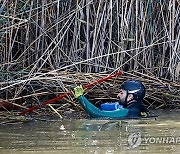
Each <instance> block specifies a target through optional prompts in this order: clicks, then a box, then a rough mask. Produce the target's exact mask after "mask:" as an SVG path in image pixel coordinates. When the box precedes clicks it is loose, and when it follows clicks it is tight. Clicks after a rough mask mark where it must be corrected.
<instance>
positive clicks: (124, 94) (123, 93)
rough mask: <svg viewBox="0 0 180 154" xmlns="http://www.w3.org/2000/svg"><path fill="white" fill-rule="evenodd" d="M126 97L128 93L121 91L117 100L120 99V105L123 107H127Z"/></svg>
mask: <svg viewBox="0 0 180 154" xmlns="http://www.w3.org/2000/svg"><path fill="white" fill-rule="evenodd" d="M126 95H127V92H126V91H125V90H123V89H120V91H119V93H118V94H117V98H118V99H119V104H121V105H125V104H126V102H125V101H126V100H125V99H126Z"/></svg>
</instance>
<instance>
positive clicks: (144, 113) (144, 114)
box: [141, 112, 149, 117]
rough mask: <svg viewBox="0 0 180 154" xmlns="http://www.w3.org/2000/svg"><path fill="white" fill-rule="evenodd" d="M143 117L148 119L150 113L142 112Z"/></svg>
mask: <svg viewBox="0 0 180 154" xmlns="http://www.w3.org/2000/svg"><path fill="white" fill-rule="evenodd" d="M141 116H142V117H147V116H149V113H147V112H141Z"/></svg>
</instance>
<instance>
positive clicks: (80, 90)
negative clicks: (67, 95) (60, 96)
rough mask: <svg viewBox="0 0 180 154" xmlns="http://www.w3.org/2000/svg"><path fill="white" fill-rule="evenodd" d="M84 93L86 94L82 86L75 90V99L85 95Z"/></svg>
mask: <svg viewBox="0 0 180 154" xmlns="http://www.w3.org/2000/svg"><path fill="white" fill-rule="evenodd" d="M83 93H84V89H83V87H82V85H80V86H77V87H75V88H74V97H75V98H78V97H79V96H81V95H83Z"/></svg>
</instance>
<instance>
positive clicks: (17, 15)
mask: <svg viewBox="0 0 180 154" xmlns="http://www.w3.org/2000/svg"><path fill="white" fill-rule="evenodd" d="M0 4H1V6H0V33H1V35H0V100H1V107H3V108H6V109H7V110H9V109H8V107H5V105H3V104H6V105H7V104H9V105H13V106H14V107H18V109H19V110H22V109H25V108H28V107H31V106H34V105H38V104H41V103H42V102H43V101H46V100H49V99H51V98H54V97H56V96H57V95H59V94H61V93H64V92H67V91H69V90H72V89H73V88H74V87H75V86H77V85H79V84H87V83H91V82H93V81H95V80H97V79H100V78H102V77H104V76H106V75H108V74H111V73H114V72H116V71H120V70H121V71H123V72H124V75H122V76H120V77H118V78H116V79H114V80H110V81H108V82H106V83H103V84H101V85H97V86H95V87H93V88H91V89H88V90H87V91H88V97H89V98H90V100H91V101H94V102H96V101H97V100H100V99H101V100H102V99H103V100H116V93H117V92H118V87H119V85H120V84H121V83H122V82H123V81H124V80H126V79H139V80H141V81H142V82H143V83H144V84H145V86H146V88H147V95H146V98H145V104H146V105H147V106H148V107H149V108H162V107H173V108H179V104H180V31H179V29H180V24H179V23H180V18H179V16H180V7H179V6H180V3H179V1H178V0H128V1H126V0H99V1H93V0H33V1H31V0H26V1H23V0H14V1H8V0H4V1H0ZM97 105H98V103H97ZM7 106H8V105H7ZM53 106H54V107H55V108H56V109H57V111H59V112H62V113H63V112H64V111H65V110H78V111H79V110H81V107H80V106H79V105H78V103H77V101H76V100H75V99H74V97H73V96H70V97H68V98H66V99H63V100H60V101H58V102H56V103H55V104H53ZM11 108H12V107H11ZM49 109H51V108H49V107H48V110H49ZM45 110H47V109H42V110H41V111H38V112H39V113H42V112H44V111H45Z"/></svg>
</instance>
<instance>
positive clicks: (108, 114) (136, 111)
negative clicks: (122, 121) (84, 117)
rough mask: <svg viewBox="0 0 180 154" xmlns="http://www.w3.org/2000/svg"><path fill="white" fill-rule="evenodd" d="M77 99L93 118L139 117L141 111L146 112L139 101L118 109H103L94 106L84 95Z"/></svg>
mask: <svg viewBox="0 0 180 154" xmlns="http://www.w3.org/2000/svg"><path fill="white" fill-rule="evenodd" d="M78 99H79V102H80V104H81V106H82V107H83V108H84V109H85V110H86V112H87V113H88V114H89V115H90V116H91V117H93V118H100V117H105V118H138V117H141V112H147V109H146V108H145V107H144V106H143V105H142V103H141V102H133V103H131V104H129V105H128V106H127V107H125V108H121V109H118V110H113V111H104V110H101V109H99V108H97V107H96V106H94V105H93V104H92V103H90V102H89V101H88V100H87V99H86V97H84V96H80V97H79V98H78Z"/></svg>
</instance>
